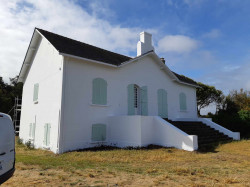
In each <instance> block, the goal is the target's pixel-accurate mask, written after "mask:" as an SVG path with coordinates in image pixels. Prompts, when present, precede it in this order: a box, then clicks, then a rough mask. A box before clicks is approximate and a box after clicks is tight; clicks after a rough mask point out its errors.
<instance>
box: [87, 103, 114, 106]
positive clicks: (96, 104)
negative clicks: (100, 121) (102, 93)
mask: <svg viewBox="0 0 250 187" xmlns="http://www.w3.org/2000/svg"><path fill="white" fill-rule="evenodd" d="M89 105H90V106H99V107H109V106H110V105H100V104H92V103H90V104H89Z"/></svg>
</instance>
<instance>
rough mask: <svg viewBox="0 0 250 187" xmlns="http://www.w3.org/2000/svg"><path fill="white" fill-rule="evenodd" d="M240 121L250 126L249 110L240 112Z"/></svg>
mask: <svg viewBox="0 0 250 187" xmlns="http://www.w3.org/2000/svg"><path fill="white" fill-rule="evenodd" d="M238 114H239V117H240V119H242V120H243V121H246V122H247V123H249V125H250V111H249V110H240V111H239V112H238Z"/></svg>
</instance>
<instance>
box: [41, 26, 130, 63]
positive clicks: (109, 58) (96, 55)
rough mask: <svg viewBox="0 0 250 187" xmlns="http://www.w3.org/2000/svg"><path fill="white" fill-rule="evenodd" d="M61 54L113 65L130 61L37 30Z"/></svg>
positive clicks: (128, 58)
mask: <svg viewBox="0 0 250 187" xmlns="http://www.w3.org/2000/svg"><path fill="white" fill-rule="evenodd" d="M36 29H37V30H38V31H39V32H40V33H41V34H42V35H43V36H44V37H45V38H47V40H49V42H50V43H51V44H52V45H53V46H54V47H55V48H56V49H57V50H58V51H59V52H60V53H65V54H69V55H74V56H77V57H82V58H87V59H91V60H96V61H100V62H104V63H107V64H112V65H116V66H118V65H120V64H121V63H123V62H125V61H128V60H130V59H131V58H130V57H128V56H124V55H120V54H117V53H114V52H111V51H107V50H104V49H101V48H98V47H95V46H92V45H89V44H86V43H83V42H79V41H76V40H73V39H70V38H67V37H64V36H61V35H58V34H54V33H52V32H48V31H45V30H42V29H38V28H36Z"/></svg>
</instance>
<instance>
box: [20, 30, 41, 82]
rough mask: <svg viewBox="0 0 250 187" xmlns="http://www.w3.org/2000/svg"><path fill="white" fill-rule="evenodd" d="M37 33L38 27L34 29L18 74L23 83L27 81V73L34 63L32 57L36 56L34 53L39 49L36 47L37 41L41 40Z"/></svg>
mask: <svg viewBox="0 0 250 187" xmlns="http://www.w3.org/2000/svg"><path fill="white" fill-rule="evenodd" d="M36 33H37V32H36V29H34V31H33V34H32V37H31V40H30V43H29V47H28V49H27V51H26V54H25V57H24V60H23V64H22V67H21V70H20V72H19V75H18V80H17V81H18V82H23V83H24V82H25V80H26V77H27V74H28V72H29V69H30V66H31V64H32V62H31V61H32V60H31V59H32V57H34V54H35V53H36V51H37V48H35V47H34V46H35V45H36V43H37V42H39V37H38V35H36ZM28 58H30V59H28Z"/></svg>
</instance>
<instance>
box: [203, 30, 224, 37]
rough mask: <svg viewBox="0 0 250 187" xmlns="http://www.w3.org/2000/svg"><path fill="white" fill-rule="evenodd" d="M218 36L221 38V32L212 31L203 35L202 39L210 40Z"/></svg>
mask: <svg viewBox="0 0 250 187" xmlns="http://www.w3.org/2000/svg"><path fill="white" fill-rule="evenodd" d="M220 36H221V31H220V30H218V29H212V30H211V31H210V32H208V33H205V34H204V35H203V37H204V38H211V39H214V38H218V37H220Z"/></svg>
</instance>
